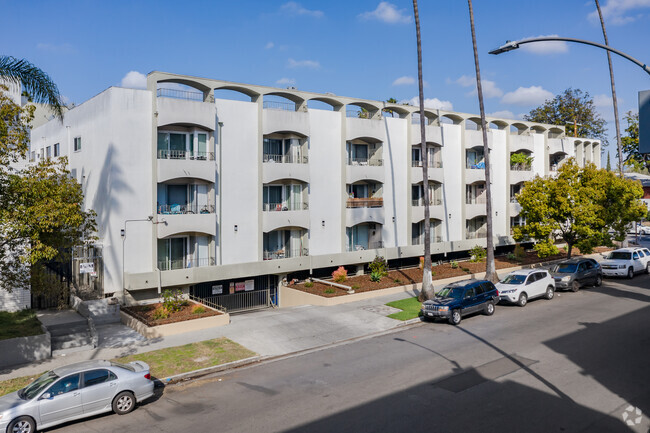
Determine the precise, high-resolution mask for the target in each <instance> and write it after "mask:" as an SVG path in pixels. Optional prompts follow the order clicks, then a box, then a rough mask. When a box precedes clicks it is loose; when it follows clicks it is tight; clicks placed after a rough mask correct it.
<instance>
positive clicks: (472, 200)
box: [465, 197, 487, 204]
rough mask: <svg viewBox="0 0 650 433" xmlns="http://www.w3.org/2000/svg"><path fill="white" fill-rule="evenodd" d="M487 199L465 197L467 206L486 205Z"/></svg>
mask: <svg viewBox="0 0 650 433" xmlns="http://www.w3.org/2000/svg"><path fill="white" fill-rule="evenodd" d="M485 203H487V197H465V204H485Z"/></svg>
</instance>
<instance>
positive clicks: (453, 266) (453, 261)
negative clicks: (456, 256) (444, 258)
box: [449, 260, 458, 269]
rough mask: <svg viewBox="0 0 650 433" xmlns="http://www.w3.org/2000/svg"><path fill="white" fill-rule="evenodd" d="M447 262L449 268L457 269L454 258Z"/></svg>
mask: <svg viewBox="0 0 650 433" xmlns="http://www.w3.org/2000/svg"><path fill="white" fill-rule="evenodd" d="M449 264H450V265H451V269H458V262H457V261H456V260H452V261H451V262H449Z"/></svg>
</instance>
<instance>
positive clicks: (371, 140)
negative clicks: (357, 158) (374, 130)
mask: <svg viewBox="0 0 650 433" xmlns="http://www.w3.org/2000/svg"><path fill="white" fill-rule="evenodd" d="M356 140H359V141H363V142H364V143H368V144H373V143H381V140H379V139H377V138H374V137H354V138H351V139H349V140H347V141H356Z"/></svg>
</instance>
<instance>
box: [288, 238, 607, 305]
mask: <svg viewBox="0 0 650 433" xmlns="http://www.w3.org/2000/svg"><path fill="white" fill-rule="evenodd" d="M612 249H613V248H607V247H598V248H595V249H594V253H601V252H605V251H610V250H612ZM578 255H580V251H579V250H578V249H577V248H574V249H573V251H572V256H578ZM566 256H567V253H566V251H564V250H560V252H559V254H556V255H554V256H550V257H545V258H540V257H538V256H537V253H536V252H535V251H527V252H526V257H525V258H524V259H523V260H521V261H516V260H508V259H507V257H506V256H500V257H496V258H495V260H494V262H495V267H496V268H497V269H505V268H511V267H513V266H522V265H530V264H534V263H543V262H549V261H553V260H560V259H564V258H566ZM433 272H434V273H435V274H434V275H433V280H434V281H435V280H442V279H444V278H451V277H459V276H462V275H471V274H476V273H479V272H485V261H482V262H477V263H472V262H469V261H465V262H461V261H458V267H457V268H452V266H451V263H443V264H440V265H438V266H434V267H433ZM421 282H422V270H421V269H420V268H417V267H416V268H405V269H399V270H393V271H388V275H387V276H385V277H383V278H382V279H381V280H379V281H377V282H373V281H371V280H370V274H364V275H356V276H352V277H348V278H347V279H346V280H345V281H344V282H343V283H342V284H344V285H346V286H350V287H353V288H354V292H355V293H361V292H371V291H373V290H381V289H388V288H391V287H398V286H404V285H407V284H414V283H421ZM313 284H314V285H313V286H312V287H305V282H304V281H303V282H300V283H296V284H289V286H288V287H290V288H292V289H296V290H300V291H302V292H307V293H311V294H313V295H318V296H323V297H325V298H333V297H336V296H345V295H347V294H348V293H347V291H346V290H345V289H341V288H338V287H334V286H330V285H328V284H323V283H319V282H316V281H314V283H313Z"/></svg>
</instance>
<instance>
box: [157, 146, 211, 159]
mask: <svg viewBox="0 0 650 433" xmlns="http://www.w3.org/2000/svg"><path fill="white" fill-rule="evenodd" d="M158 159H193V160H197V161H206V160H207V161H214V152H190V151H188V150H163V149H159V150H158Z"/></svg>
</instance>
